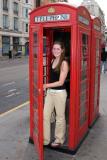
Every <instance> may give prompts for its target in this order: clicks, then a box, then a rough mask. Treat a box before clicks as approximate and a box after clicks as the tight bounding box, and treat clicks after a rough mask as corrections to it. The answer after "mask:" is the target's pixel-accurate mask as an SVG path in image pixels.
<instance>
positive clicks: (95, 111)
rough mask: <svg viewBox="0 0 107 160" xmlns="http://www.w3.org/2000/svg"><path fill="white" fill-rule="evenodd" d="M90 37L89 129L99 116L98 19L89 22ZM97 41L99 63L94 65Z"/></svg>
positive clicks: (99, 31) (99, 38)
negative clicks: (96, 78) (96, 80)
mask: <svg viewBox="0 0 107 160" xmlns="http://www.w3.org/2000/svg"><path fill="white" fill-rule="evenodd" d="M91 28H92V31H91V32H92V33H91V35H92V37H91V60H90V73H91V74H90V101H89V102H90V114H89V127H92V125H93V124H94V122H95V120H96V119H97V118H98V116H99V94H100V59H101V36H102V34H101V22H100V20H99V18H95V19H93V20H92V21H91ZM97 40H98V41H99V57H97V58H99V63H98V64H97V65H96V49H97V48H96V47H97ZM96 70H98V88H97V89H98V93H97V106H95V85H96V82H95V75H96Z"/></svg>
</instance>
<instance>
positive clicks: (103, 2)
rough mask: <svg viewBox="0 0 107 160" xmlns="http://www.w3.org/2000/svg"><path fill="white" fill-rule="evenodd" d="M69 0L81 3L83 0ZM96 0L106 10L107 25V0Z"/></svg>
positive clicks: (106, 19) (106, 20)
mask: <svg viewBox="0 0 107 160" xmlns="http://www.w3.org/2000/svg"><path fill="white" fill-rule="evenodd" d="M68 1H69V2H71V3H73V4H77V5H80V4H81V2H82V1H83V0H68ZM95 1H96V2H97V3H98V4H99V6H100V7H101V9H102V11H103V12H104V14H105V22H106V25H107V0H95Z"/></svg>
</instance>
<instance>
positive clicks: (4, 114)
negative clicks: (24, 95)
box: [0, 101, 29, 118]
mask: <svg viewBox="0 0 107 160" xmlns="http://www.w3.org/2000/svg"><path fill="white" fill-rule="evenodd" d="M28 104H29V101H27V102H25V103H23V104H21V105H19V106H17V107H15V108H13V109H11V110H9V111H7V112H5V113H1V114H0V118H1V117H4V116H6V115H8V114H9V113H12V112H14V111H16V110H17V109H20V108H22V107H24V106H26V105H28Z"/></svg>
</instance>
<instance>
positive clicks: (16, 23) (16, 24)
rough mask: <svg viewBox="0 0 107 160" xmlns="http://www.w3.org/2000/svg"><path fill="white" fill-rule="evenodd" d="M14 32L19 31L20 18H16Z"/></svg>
mask: <svg viewBox="0 0 107 160" xmlns="http://www.w3.org/2000/svg"><path fill="white" fill-rule="evenodd" d="M14 30H15V31H18V18H16V17H14Z"/></svg>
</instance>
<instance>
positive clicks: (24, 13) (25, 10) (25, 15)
mask: <svg viewBox="0 0 107 160" xmlns="http://www.w3.org/2000/svg"><path fill="white" fill-rule="evenodd" d="M28 14H29V9H28V8H25V7H24V8H23V17H24V18H27V19H28Z"/></svg>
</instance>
